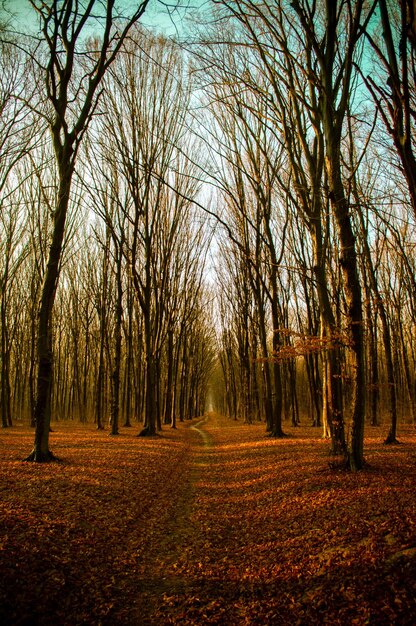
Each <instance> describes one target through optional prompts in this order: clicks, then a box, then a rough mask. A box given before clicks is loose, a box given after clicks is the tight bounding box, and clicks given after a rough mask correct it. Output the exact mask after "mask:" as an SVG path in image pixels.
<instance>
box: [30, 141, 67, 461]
mask: <svg viewBox="0 0 416 626" xmlns="http://www.w3.org/2000/svg"><path fill="white" fill-rule="evenodd" d="M71 152H72V149H71V148H68V149H67V150H66V151H65V152H64V154H63V157H62V159H61V161H60V163H59V191H58V202H57V206H56V210H55V215H54V221H53V233H52V243H51V246H50V248H49V256H48V263H47V266H46V272H45V277H44V281H43V286H42V294H41V300H40V310H39V320H38V374H37V396H36V405H35V422H36V431H35V442H34V447H33V450H32V452H31V453H30V455H29V456H28V457H27V459H26V460H27V461H36V462H43V461H51V460H53V459H55V456H54V454H53V453H52V452H51V451H50V449H49V431H50V419H51V415H50V395H51V389H52V367H53V352H52V311H53V305H54V302H55V296H56V288H57V285H58V278H59V271H60V261H61V253H62V245H63V240H64V233H65V223H66V216H67V212H68V205H69V192H70V188H71V180H72V174H73V170H74V166H73V162H71ZM48 407H49V408H48Z"/></svg>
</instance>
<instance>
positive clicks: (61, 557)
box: [0, 414, 416, 626]
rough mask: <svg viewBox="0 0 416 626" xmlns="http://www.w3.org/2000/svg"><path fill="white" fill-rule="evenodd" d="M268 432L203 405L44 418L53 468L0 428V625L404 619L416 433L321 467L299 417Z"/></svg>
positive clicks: (409, 608)
mask: <svg viewBox="0 0 416 626" xmlns="http://www.w3.org/2000/svg"><path fill="white" fill-rule="evenodd" d="M286 430H287V432H288V434H289V435H290V436H289V437H288V438H285V439H282V440H278V439H271V438H269V437H267V436H266V433H265V429H264V425H263V424H259V423H257V424H253V425H249V426H248V425H244V424H242V423H241V421H238V422H235V421H232V420H229V419H227V418H225V417H221V416H218V415H216V414H209V415H208V416H206V417H204V418H202V419H199V420H194V421H193V422H186V423H180V424H178V428H177V429H170V428H166V429H164V430H163V431H162V433H161V436H158V437H155V438H149V439H146V438H145V439H142V438H140V439H138V438H137V437H136V436H135V435H134V433H133V432H132V431H131V430H129V429H125V430H123V431H122V433H121V435H120V437H118V438H109V437H108V434H106V433H101V432H100V433H97V432H96V431H95V430H94V431H93V430H92V429H91V427H88V426H85V427H81V426H74V425H72V424H61V423H57V424H56V427H55V429H54V446H56V448H54V452H55V453H57V455H58V456H61V457H62V459H63V462H62V463H61V464H46V465H42V466H33V464H29V463H22V462H21V459H22V458H24V456H25V453H26V452H27V449H28V448H29V446H30V444H31V442H32V438H33V433H32V432H31V430H30V429H29V428H26V427H25V426H23V425H22V426H17V427H15V428H14V429H10V430H9V429H8V430H7V432H6V433H2V437H0V448H1V452H2V454H1V455H0V623H2V624H4V625H5V626H17V625H19V626H23V625H24V624H26V625H27V626H57V625H58V624H59V626H81V624H83V625H84V624H87V625H88V626H164V625H169V624H170V625H174V624H176V625H178V626H179V625H180V626H191V625H192V626H205V625H208V624H217V625H221V626H239V625H253V626H254V625H262V626H268V625H269V626H279V625H283V624H284V625H285V626H286V625H289V624H290V625H291V624H298V625H302V624H305V625H306V624H308V626H309V625H315V624H316V625H318V624H319V625H322V624H328V625H330V626H336V625H338V624H339V625H343V624H355V625H356V626H357V625H358V626H360V625H363V626H364V625H365V624H374V625H375V624H377V626H383V625H384V624H386V625H387V624H388V625H389V626H395V625H397V626H402V625H406V624H409V626H410V624H412V626H413V624H414V615H416V499H415V497H414V488H415V485H416V463H415V460H416V457H415V445H416V436H415V431H414V428H410V427H409V428H408V429H407V430H404V429H403V431H402V432H401V433H400V439H401V441H402V445H401V446H395V447H394V448H391V447H388V446H384V445H383V444H382V441H383V435H384V431H383V429H370V428H369V429H367V431H368V432H367V438H366V442H365V451H366V459H367V461H368V463H369V467H368V469H367V470H366V471H365V472H359V473H357V474H346V473H344V472H339V471H338V472H337V471H334V470H332V469H330V467H329V465H328V457H327V449H328V444H327V442H325V441H323V440H322V439H321V437H320V432H318V431H317V430H316V429H313V428H312V427H301V428H296V429H293V428H290V426H288V425H286Z"/></svg>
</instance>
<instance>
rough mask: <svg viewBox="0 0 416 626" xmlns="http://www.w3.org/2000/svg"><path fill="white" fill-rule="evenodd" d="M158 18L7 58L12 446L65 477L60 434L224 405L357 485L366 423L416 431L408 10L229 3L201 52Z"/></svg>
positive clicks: (63, 8) (4, 388)
mask: <svg viewBox="0 0 416 626" xmlns="http://www.w3.org/2000/svg"><path fill="white" fill-rule="evenodd" d="M146 5H147V2H143V3H142V4H141V5H138V7H137V10H134V11H132V12H131V14H130V17H129V18H128V19H126V20H124V21H123V20H120V21H119V20H118V19H115V17H116V14H117V10H116V5H115V3H114V2H113V1H111V2H110V1H109V2H106V3H95V2H93V1H91V2H88V3H86V4H84V5H82V6H81V5H78V4H77V3H73V2H71V1H70V0H66V1H65V2H63V3H58V2H55V1H52V2H49V3H40V2H37V0H33V2H32V6H33V7H34V8H35V9H36V10H37V11H38V14H39V18H40V20H41V25H42V29H43V30H42V37H41V38H40V39H39V41H38V42H36V45H34V44H33V42H32V43H28V42H27V41H18V40H16V39H14V40H13V38H11V37H9V36H7V37H5V36H2V37H1V39H2V41H3V40H4V41H3V43H1V45H2V54H1V55H0V64H1V66H2V72H1V73H0V106H1V112H2V115H1V120H0V157H1V158H0V231H1V239H0V241H1V243H0V248H1V253H2V254H1V263H0V330H1V334H0V340H1V341H0V353H1V354H0V356H1V369H0V376H1V387H0V409H1V416H2V424H3V426H4V427H8V426H9V425H10V424H11V423H12V419H13V417H14V416H16V417H25V418H27V417H31V418H32V421H33V423H36V436H35V445H34V449H33V451H32V454H31V455H30V456H29V458H30V459H31V460H50V459H52V458H53V455H52V454H51V452H50V450H49V443H48V441H49V422H50V418H51V417H52V416H53V417H55V418H59V419H61V418H71V419H75V418H76V419H81V420H82V421H86V420H87V419H94V421H95V423H96V426H97V428H103V427H104V426H106V425H108V423H110V425H111V432H112V433H113V434H114V435H115V434H117V432H118V430H119V427H120V425H126V426H128V425H131V424H132V423H135V422H142V423H143V428H142V429H141V431H140V433H141V434H142V435H145V434H150V435H154V434H155V433H156V432H157V431H158V430H159V429H160V428H162V426H163V424H166V425H171V426H172V427H174V426H175V425H176V421H177V420H178V419H180V420H183V419H186V418H187V417H190V416H192V415H197V414H199V413H201V412H203V411H204V408H205V402H206V399H207V398H208V396H209V398H210V402H211V403H212V405H213V406H217V407H219V408H220V409H221V410H223V411H224V412H227V413H228V414H229V415H230V416H231V417H233V418H238V417H242V418H243V419H244V421H245V422H247V423H250V422H252V421H253V420H256V419H261V420H264V422H265V424H266V428H267V431H268V432H269V433H270V434H271V435H272V436H276V437H282V436H284V434H285V431H286V425H287V422H288V420H290V421H291V423H292V425H293V426H296V425H297V424H299V422H300V421H302V420H304V419H305V415H307V416H308V419H309V420H310V423H311V424H314V425H316V426H318V425H319V426H321V427H322V429H323V435H324V436H326V437H329V438H330V439H331V452H332V453H334V454H339V455H341V456H342V458H343V460H344V462H345V464H346V465H347V466H348V467H349V468H350V469H353V470H356V469H360V468H361V467H363V466H364V451H363V436H364V423H365V420H366V419H367V421H368V422H370V423H372V424H376V423H378V422H379V421H380V417H385V415H387V414H388V417H389V427H388V428H389V431H388V434H387V437H386V443H393V442H396V441H397V429H398V425H399V423H400V419H406V418H408V419H411V420H413V421H415V415H416V387H415V384H414V379H415V372H416V344H415V340H414V333H413V328H414V325H415V323H416V313H415V311H416V298H415V294H416V284H415V278H414V276H415V263H416V257H415V253H414V250H415V248H414V243H415V225H416V213H415V206H414V204H415V203H414V202H413V195H414V194H413V191H412V184H413V183H412V180H413V174H414V172H413V171H412V169H414V162H413V161H414V157H413V156H412V155H413V153H414V111H413V109H414V106H413V104H414V102H413V101H414V78H415V77H414V68H413V56H414V51H415V42H414V39H415V38H414V19H413V18H414V16H413V17H412V15H413V13H412V11H413V9H412V5H411V3H409V2H401V3H400V4H399V5H398V6H397V7H393V5H391V4H390V3H387V2H382V1H381V0H375V1H374V2H370V3H365V2H364V1H361V0H360V1H354V2H352V1H351V2H329V0H328V1H322V2H316V3H312V4H311V3H309V2H306V1H303V0H299V1H296V2H292V3H287V2H283V1H282V2H280V1H277V2H274V3H273V4H270V3H262V2H256V1H254V0H238V1H236V2H232V3H231V2H227V1H226V0H224V1H221V2H216V3H212V5H211V4H210V5H209V7H208V8H209V10H211V9H212V11H213V15H214V17H215V20H214V21H212V23H211V25H210V26H206V27H203V31H202V32H201V36H200V43H197V42H196V41H195V42H194V45H193V46H192V48H191V52H189V51H184V49H182V48H181V47H180V46H179V45H178V43H176V42H174V41H172V40H168V39H166V38H164V37H162V36H160V35H152V34H150V33H149V32H146V31H145V30H144V29H143V28H139V27H138V25H137V24H136V22H137V21H138V20H139V18H140V16H141V15H142V13H143V11H144V10H145V8H146ZM118 17H120V16H118V15H117V18H118ZM210 17H212V15H210ZM88 25H91V26H92V27H93V28H92V30H88V36H84V35H85V33H86V30H85V29H86V28H87V26H88ZM94 29H95V30H94ZM4 32H5V31H3V33H4ZM127 34H128V36H127ZM6 39H7V42H6ZM16 44H17V45H16ZM25 49H27V52H28V54H27V55H26V56H24V55H23V50H25ZM29 68H30V72H31V76H33V77H34V80H33V81H32V82H29V81H27V80H26V79H25V77H26V73H27V72H28V71H29ZM370 69H371V72H370ZM45 80H46V82H45ZM30 85H32V87H31V86H30ZM48 128H49V130H50V131H51V132H50V133H48V132H47V130H48ZM212 217H215V224H216V227H215V230H214V228H213V222H211V221H210V220H211V219H212ZM211 242H213V243H214V246H213V247H212V248H210V244H211ZM210 249H211V250H214V251H215V259H214V262H213V263H211V265H210V270H209V271H208V270H207V268H208V264H207V255H208V253H209V251H210ZM213 268H215V271H214V269H213ZM211 375H212V378H211ZM381 413H383V416H381Z"/></svg>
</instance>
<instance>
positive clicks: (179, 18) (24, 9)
mask: <svg viewBox="0 0 416 626" xmlns="http://www.w3.org/2000/svg"><path fill="white" fill-rule="evenodd" d="M0 2H1V4H0V17H2V18H4V17H5V16H6V15H7V12H8V11H11V12H12V13H13V14H14V15H15V26H16V29H17V30H19V31H22V32H25V33H31V32H35V31H36V28H37V25H38V22H37V18H36V15H35V13H34V11H33V9H32V8H31V7H30V5H29V1H28V0H0ZM205 3H206V0H180V2H179V3H178V4H179V5H182V7H181V6H179V8H177V9H176V10H173V7H174V0H172V2H169V0H167V1H166V2H163V1H159V0H150V3H149V6H148V8H147V9H146V12H145V14H144V16H143V18H142V19H141V23H142V24H143V25H144V26H146V27H148V28H151V29H152V30H157V31H161V32H162V33H163V34H165V35H171V36H174V35H175V34H180V33H182V32H183V28H184V25H185V21H186V20H185V14H186V13H187V14H189V13H191V12H192V11H193V10H194V9H195V8H198V7H199V6H201V5H203V4H205ZM134 4H137V3H136V2H134V0H120V2H119V3H118V5H119V6H123V7H125V8H126V9H127V10H128V8H129V7H132V6H134ZM1 5H4V7H5V9H4V8H3V6H1ZM185 7H186V9H185ZM169 13H170V15H169Z"/></svg>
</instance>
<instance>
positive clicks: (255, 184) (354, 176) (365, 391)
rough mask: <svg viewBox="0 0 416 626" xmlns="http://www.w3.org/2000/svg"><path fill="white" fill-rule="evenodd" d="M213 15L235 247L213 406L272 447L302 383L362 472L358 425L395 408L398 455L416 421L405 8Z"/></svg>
mask: <svg viewBox="0 0 416 626" xmlns="http://www.w3.org/2000/svg"><path fill="white" fill-rule="evenodd" d="M218 5H219V8H218V13H217V16H216V17H217V19H216V26H215V32H214V31H213V32H212V33H211V34H210V36H209V37H206V34H205V41H204V44H205V45H204V47H199V48H198V58H199V62H200V63H201V65H202V66H203V67H204V83H203V88H204V91H205V93H207V94H208V97H207V98H206V108H207V109H208V110H209V112H210V116H211V118H210V119H211V120H213V121H212V130H211V128H210V129H209V133H210V136H211V137H213V138H214V141H212V140H211V145H214V152H215V155H213V159H214V160H215V162H216V163H217V164H219V166H218V167H217V168H216V169H215V170H214V171H213V172H212V176H213V178H214V180H215V182H216V184H217V185H218V187H219V188H220V190H221V196H222V199H223V203H224V206H225V207H226V209H225V211H224V213H223V214H222V222H223V226H224V230H225V232H227V233H228V239H229V242H228V243H225V244H224V245H223V246H222V250H221V256H222V262H221V268H222V272H221V284H222V286H223V289H222V290H221V310H222V316H221V319H222V322H223V324H222V344H223V345H222V354H221V363H222V368H223V371H224V376H225V380H226V385H225V389H224V393H223V398H222V408H223V409H224V408H227V410H228V412H229V413H230V414H237V413H243V415H244V416H245V418H246V419H247V420H250V419H252V417H253V416H255V415H257V414H262V415H264V416H265V418H266V422H267V425H268V429H269V430H270V431H271V433H272V434H273V435H276V436H282V435H283V429H282V418H283V416H286V417H287V416H288V413H290V412H291V414H292V421H293V423H294V424H296V423H297V421H298V419H299V388H300V387H303V388H305V386H307V388H308V390H309V392H308V394H307V398H305V394H304V393H303V394H302V398H303V400H305V399H307V408H308V411H309V412H310V413H312V415H313V422H314V423H317V424H318V423H320V422H321V420H322V421H323V426H324V433H325V434H327V435H329V436H330V437H331V440H332V449H333V452H335V453H341V454H343V455H344V456H345V458H346V460H347V464H348V466H349V467H350V468H351V469H360V468H361V467H362V466H363V436H364V424H365V418H366V416H367V415H368V416H370V415H371V419H372V422H373V423H376V422H377V421H378V416H379V414H380V413H381V408H380V407H381V406H388V411H389V415H390V430H389V433H388V435H387V438H386V442H387V443H394V442H396V441H397V439H396V429H397V415H398V411H399V406H398V405H399V398H400V401H401V402H403V401H404V402H405V411H406V414H407V416H409V417H412V416H413V415H414V400H415V385H414V378H415V361H414V355H415V348H414V339H413V336H412V329H413V327H414V326H413V324H414V316H413V310H414V302H415V301H414V294H415V292H414V254H413V244H414V220H415V215H416V211H415V208H416V207H415V204H414V199H413V198H414V174H415V172H416V168H415V165H416V164H415V161H414V153H413V150H414V121H415V120H414V118H415V106H414V105H415V100H414V98H415V91H414V88H415V78H416V76H415V71H414V67H415V66H414V60H415V58H414V53H415V48H414V43H415V37H414V35H415V20H414V17H415V16H414V6H413V4H412V3H411V2H405V1H404V0H403V1H402V2H401V3H399V5H396V3H388V2H386V1H384V0H380V1H374V2H364V1H360V0H356V1H354V2H348V1H347V2H330V1H327V2H308V1H306V0H304V1H297V2H290V3H288V2H285V1H284V0H276V1H275V2H273V3H264V2H257V1H251V0H237V1H236V2H230V3H229V2H226V1H223V2H219V3H218ZM218 24H219V26H218ZM299 356H301V357H302V360H301V361H300V360H299V359H297V357H299ZM304 406H305V404H304ZM383 413H384V411H383ZM412 418H413V417H412Z"/></svg>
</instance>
